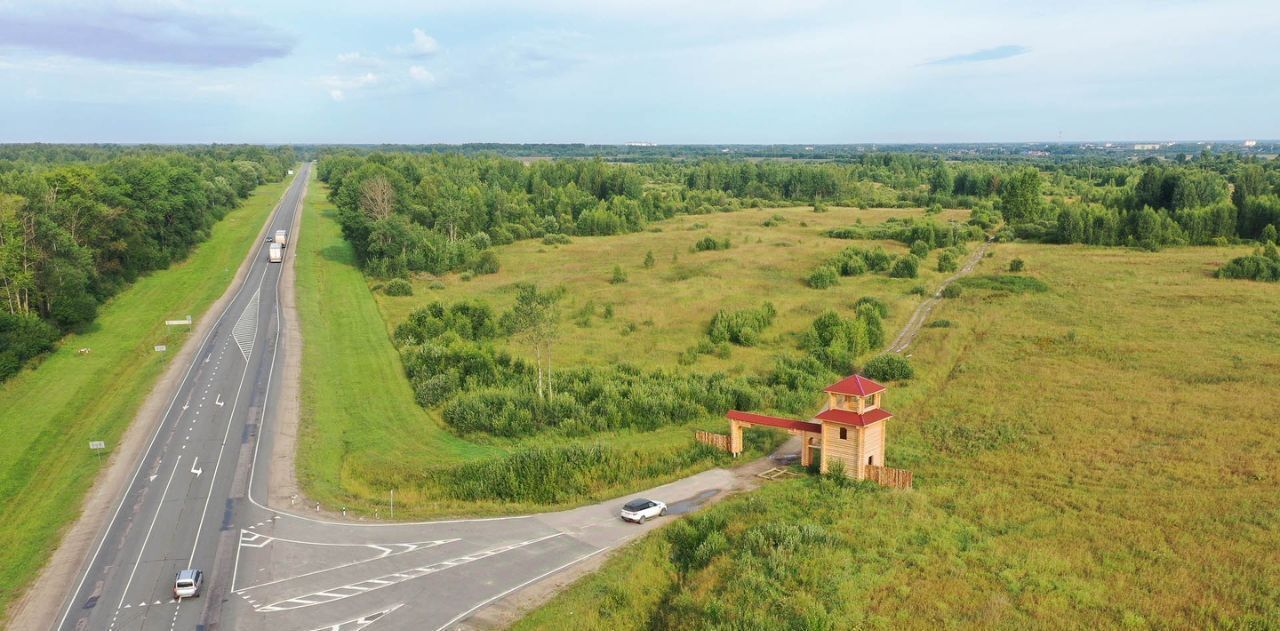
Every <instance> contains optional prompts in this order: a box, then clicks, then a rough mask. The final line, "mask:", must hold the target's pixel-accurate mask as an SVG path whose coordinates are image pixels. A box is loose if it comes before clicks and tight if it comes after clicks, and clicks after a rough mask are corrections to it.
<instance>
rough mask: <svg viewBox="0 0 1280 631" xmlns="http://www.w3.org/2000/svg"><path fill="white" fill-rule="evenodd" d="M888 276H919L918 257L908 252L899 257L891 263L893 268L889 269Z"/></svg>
mask: <svg viewBox="0 0 1280 631" xmlns="http://www.w3.org/2000/svg"><path fill="white" fill-rule="evenodd" d="M889 276H890V277H892V278H917V277H919V276H920V259H918V258H916V257H915V255H911V254H908V255H907V256H903V257H900V258H899V259H898V260H897V261H894V263H893V269H891V270H889Z"/></svg>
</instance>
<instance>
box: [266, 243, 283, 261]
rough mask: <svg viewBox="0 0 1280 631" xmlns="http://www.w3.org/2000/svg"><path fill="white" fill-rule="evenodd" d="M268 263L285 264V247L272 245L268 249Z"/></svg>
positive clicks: (276, 244) (277, 244)
mask: <svg viewBox="0 0 1280 631" xmlns="http://www.w3.org/2000/svg"><path fill="white" fill-rule="evenodd" d="M267 262H268V263H282V262H284V246H282V245H280V244H279V243H272V244H271V245H270V246H269V247H268V248H267Z"/></svg>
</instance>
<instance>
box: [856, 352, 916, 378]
mask: <svg viewBox="0 0 1280 631" xmlns="http://www.w3.org/2000/svg"><path fill="white" fill-rule="evenodd" d="M862 374H864V375H866V376H867V377H870V378H871V379H875V380H876V381H901V380H904V379H910V378H912V377H914V376H915V370H913V369H912V368H911V364H910V362H908V361H907V358H905V357H903V356H902V355H899V354H897V353H886V354H884V355H879V356H877V357H875V358H873V359H872V360H871V361H869V362H867V365H866V366H863V367H862Z"/></svg>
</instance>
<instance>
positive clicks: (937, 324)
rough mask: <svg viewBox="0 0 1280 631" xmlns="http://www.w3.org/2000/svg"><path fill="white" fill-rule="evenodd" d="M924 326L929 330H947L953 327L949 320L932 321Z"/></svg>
mask: <svg viewBox="0 0 1280 631" xmlns="http://www.w3.org/2000/svg"><path fill="white" fill-rule="evenodd" d="M924 326H925V327H926V328H930V329H949V328H951V327H953V326H955V325H954V324H953V323H952V322H951V321H950V320H933V321H931V322H929V323H928V324H926V325H924Z"/></svg>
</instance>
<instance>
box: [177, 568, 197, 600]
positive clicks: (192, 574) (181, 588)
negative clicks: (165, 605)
mask: <svg viewBox="0 0 1280 631" xmlns="http://www.w3.org/2000/svg"><path fill="white" fill-rule="evenodd" d="M203 584H204V572H201V571H200V570H182V571H181V572H178V575H177V576H175V577H174V579H173V597H174V598H195V597H196V596H199V595H200V587H201V586H202V585H203Z"/></svg>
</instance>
